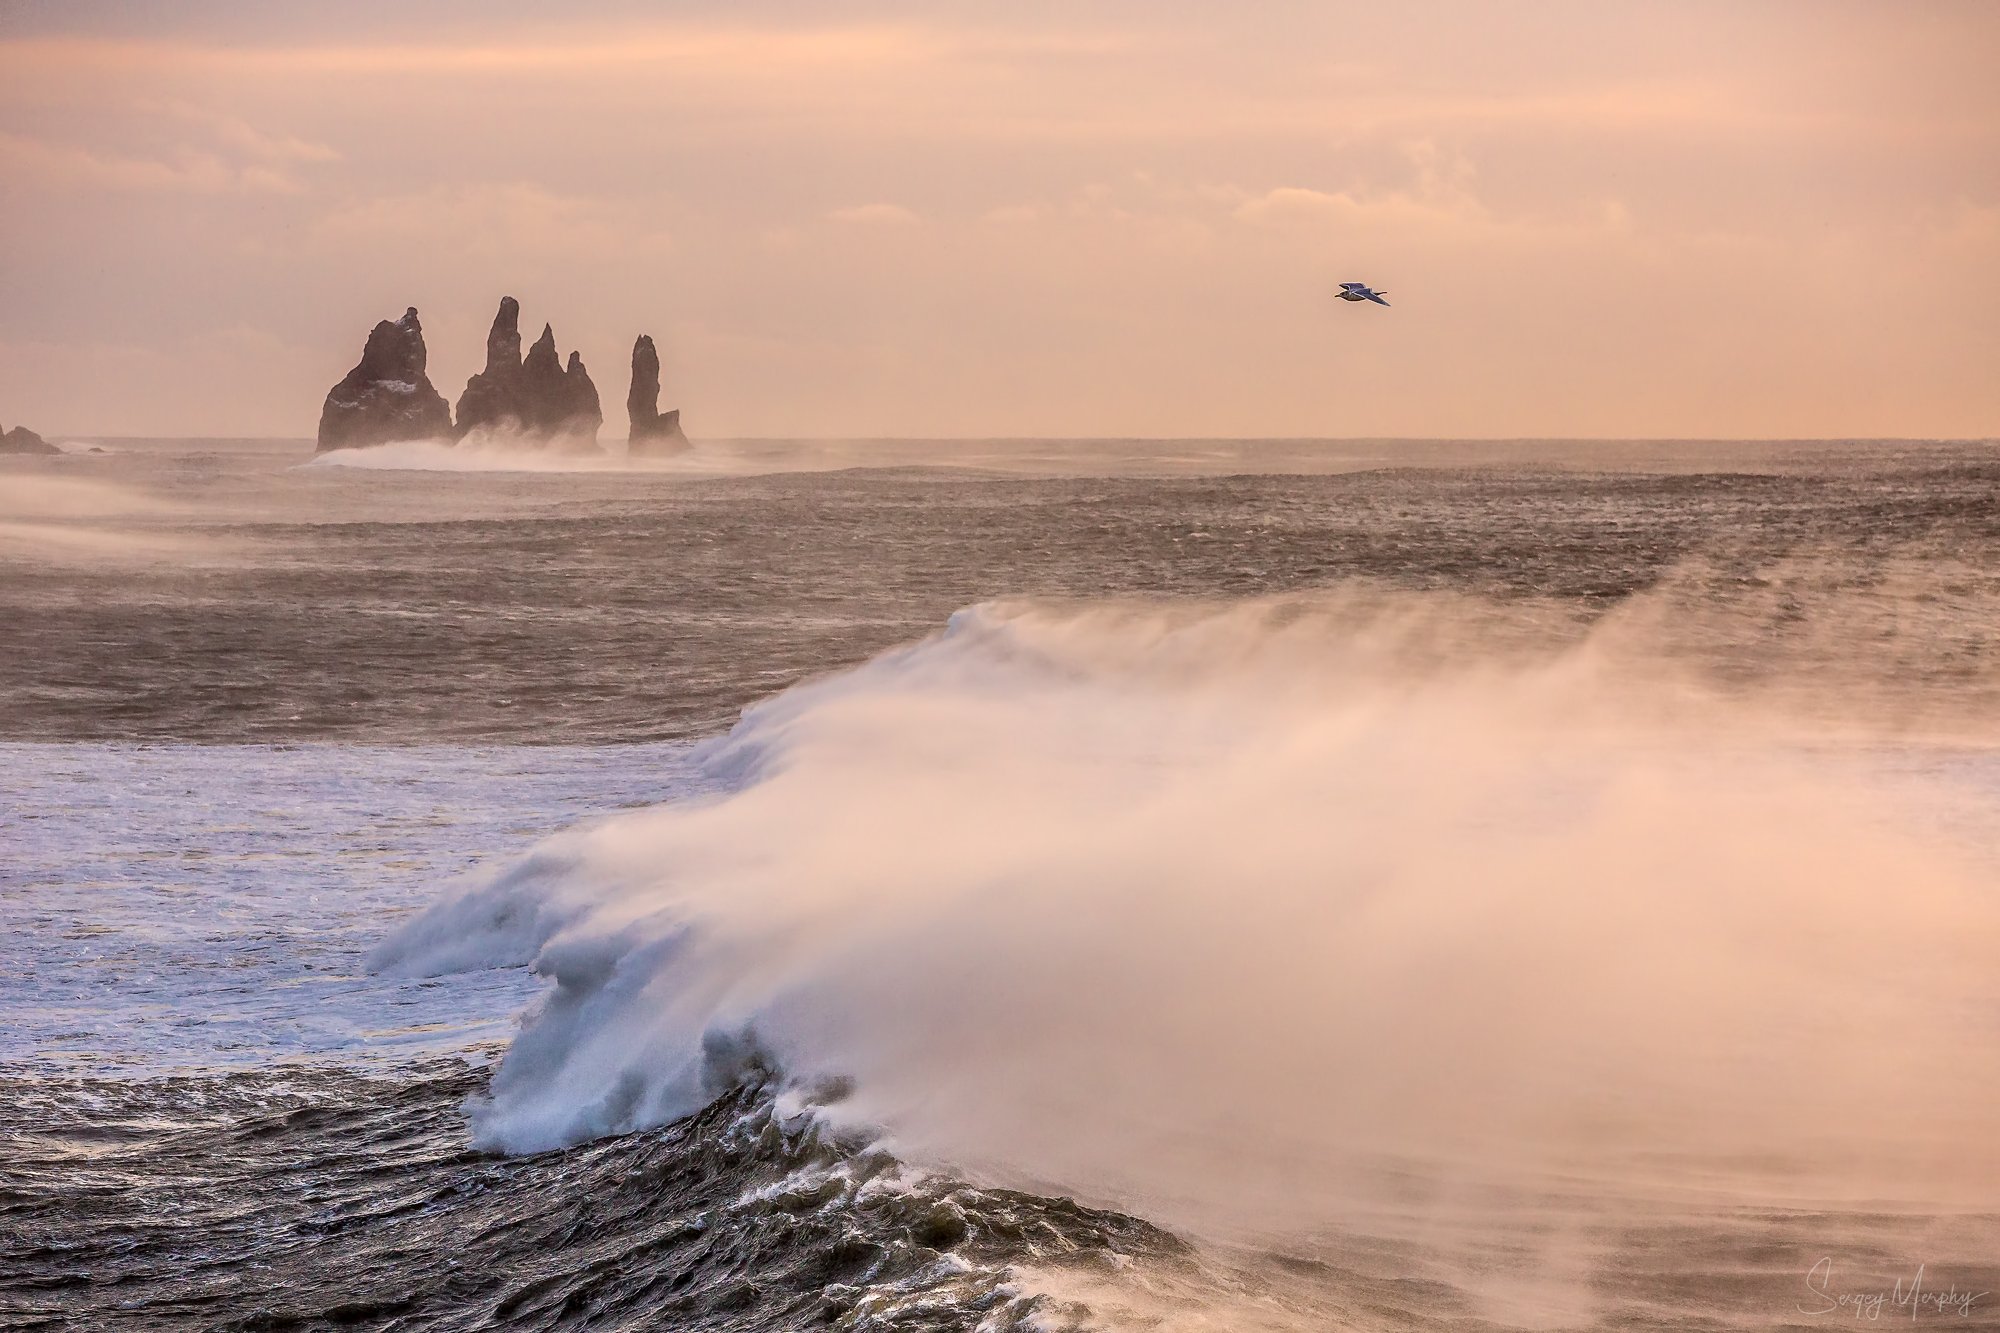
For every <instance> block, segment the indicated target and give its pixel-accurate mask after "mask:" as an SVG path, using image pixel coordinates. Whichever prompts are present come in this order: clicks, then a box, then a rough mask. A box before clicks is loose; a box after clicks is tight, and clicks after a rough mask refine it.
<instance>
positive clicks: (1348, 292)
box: [1338, 282, 1389, 305]
mask: <svg viewBox="0 0 2000 1333" xmlns="http://www.w3.org/2000/svg"><path fill="white" fill-rule="evenodd" d="M1338 295H1339V296H1340V299H1341V300H1343V301H1373V302H1374V303H1375V304H1376V305H1387V304H1389V303H1388V302H1387V301H1385V300H1383V299H1382V298H1383V296H1384V295H1386V293H1384V292H1378V291H1376V290H1375V289H1374V288H1372V287H1370V286H1369V285H1368V284H1367V283H1365V282H1343V283H1341V284H1340V291H1339V293H1338Z"/></svg>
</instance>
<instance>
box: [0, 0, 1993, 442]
mask: <svg viewBox="0 0 2000 1333" xmlns="http://www.w3.org/2000/svg"><path fill="white" fill-rule="evenodd" d="M1996 55H2000V6H1994V5H1984V4H1975V3H1924V4H1883V3H1866V4H1862V3H1819V4H1805V3H1753V4H1733V5H1723V4H1710V3H1689V4H1682V5H1675V6H1671V7H1669V6H1642V5H1637V4H1630V3H1612V4H1584V3H1567V2H1564V3H1545V4H1538V5H1535V6H1533V7H1532V8H1516V7H1509V8H1507V9H1505V10H1501V9H1498V8H1495V7H1490V6H1483V5H1478V4H1473V3H1469V2H1467V0H1431V2H1430V3H1423V4H1417V5H1412V6H1402V7H1398V9H1397V11H1396V12H1395V13H1387V12H1382V11H1380V10H1377V9H1375V8H1372V7H1366V6H1360V5H1350V4H1339V5H1293V4H1286V5H1280V6H1271V7H1267V8H1263V9H1260V10H1259V11H1258V12H1257V13H1256V15H1255V17H1254V19H1252V18H1244V17H1240V16H1235V15H1228V16H1222V15H1218V14H1216V13H1214V12H1212V11H1210V10H1208V9H1207V8H1206V7H1203V6H1197V5H1193V4H1187V3H1168V4H1148V5H1144V6H1141V5H1136V4H1129V3H1106V4H1097V5H1092V6H1088V7H1073V6H1059V5H1053V4H1045V3H1034V4H1026V5H1018V6H1010V7H1007V8H1005V9H1004V10H1001V9H987V8H985V7H974V6H970V5H963V4H944V5H932V6H914V5H908V4H894V3H856V4H843V5H840V6H812V7H808V6H804V5H800V4H796V3H777V2H767V3H753V4H746V5H733V6H727V7H725V6H722V5H717V4H712V3H696V4H685V5H679V6H676V7H675V8H674V10H673V12H672V15H671V16H670V17H662V16H661V15H660V13H659V12H658V7H656V6H649V5H642V4H637V3H595V4H586V5H579V6H576V7H574V8H573V9H572V10H571V11H570V12H569V13H566V14H565V15H563V16H562V17H561V18H560V19H552V18H550V17H548V16H547V15H546V13H545V12H544V11H543V10H542V9H541V8H540V7H531V6H529V5H527V4H521V3H500V4H479V5H475V4H471V3H461V2H459V0H452V2H450V3H440V4H434V5H427V6H424V7H423V8H422V9H421V11H417V10H415V9H413V8H412V7H410V6H407V5H403V6H397V5H390V4H387V3H369V4H358V5H349V6H344V7H343V9H342V12H341V14H340V15H339V17H338V18H336V17H333V16H330V15H329V14H328V13H327V12H326V11H324V10H321V9H318V8H314V9H311V10H291V9H276V8H274V7H269V6H263V5H257V4H252V3H247V0H212V2H210V3H202V4H190V5H185V6H178V7H175V8H174V9H173V10H172V11H171V12H168V11H167V10H164V9H161V8H159V7H156V6H149V5H145V4H139V3H131V2H129V0H83V2H81V3H69V4H45V3H15V4H10V5H8V6H6V7H5V8H4V9H0V180H4V182H5V187H4V189H0V226H4V228H5V237H6V240H7V242H8V243H7V245H6V246H5V247H4V251H5V253H4V255H0V424H5V425H8V426H12V425H15V424H26V425H29V426H32V427H34V428H35V429H37V430H40V431H42V432H43V433H44V434H47V435H50V436H52V437H56V436H61V435H65V434H72V435H74V434H132V435H200V434H215V435H283V436H302V435H308V434H310V433H311V430H312V427H313V423H314V421H315V420H316V418H317V414H318V410H319V405H320V402H321V399H322V398H323V397H324V395H325V393H326V391H327V388H328V386H329V385H331V384H332V383H333V382H334V381H335V380H337V379H338V378H339V377H340V376H341V374H342V373H344V372H345V371H346V370H347V368H348V367H349V366H351V365H352V364H353V362H354V359H355V357H356V355H357V354H358V352H359V350H360V346H361V342H362V339H363V338H364V336H365V334H366V332H367V330H368V328H369V327H370V326H371V325H373V324H374V323H375V321H377V320H378V319H382V318H385V317H386V318H394V317H395V316H397V315H399V314H400V313H401V312H402V310H403V308H404V307H405V306H406V305H411V304H414V305H416V306H417V307H418V308H419V309H420V311H421V312H422V316H423V320H424V326H425V330H426V333H427V338H428V343H429V348H430V373H431V378H432V380H433V381H434V382H435V383H436V384H437V386H438V387H439V388H440V390H442V391H443V392H444V393H445V395H446V396H447V397H449V398H452V399H454V400H455V399H456V398H457V396H458V393H459V391H460V389H461V388H462V387H463V385H464V382H465V378H466V376H467V375H468V374H470V373H471V372H472V371H474V370H476V369H477V368H478V364H479V360H480V358H481V355H482V351H483V341H484V335H485V331H486V326H487V323H488V322H489V321H490V319H491V317H492V313H493V307H494V305H495V303H496V302H497V301H498V299H499V297H500V296H501V295H502V294H503V293H504V294H511V295H513V296H515V297H518V298H519V299H520V301H521V303H522V317H523V325H524V328H526V329H527V330H528V331H529V333H530V336H532V333H533V331H536V330H539V328H540V326H541V324H542V322H544V321H548V322H552V323H553V324H554V326H555V330H556V334H557V338H558V341H559V343H560V345H561V346H562V348H563V349H564V350H565V351H567V350H568V349H570V348H572V347H574V348H578V349H580V350H581V351H582V353H583V355H584V358H585V360H586V362H587V363H588V365H589V367H590V370H591V373H592V375H593V377H594V378H595V380H596V382H597V384H598V386H599V387H600V390H601V391H602V393H603V397H604V400H605V403H606V406H607V409H608V412H607V414H608V415H609V416H610V418H611V421H610V423H609V431H608V433H610V434H613V435H616V434H622V433H623V432H622V427H623V416H622V411H621V409H620V408H619V406H618V404H620V403H621V402H622V400H623V398H624V387H625V376H626V371H627V358H628V356H629V353H630V348H631V343H632V339H633V337H634V336H635V335H636V334H638V333H641V332H649V333H651V334H653V335H654V337H655V338H656V339H658V340H659V343H660V347H661V353H662V356H663V359H664V360H665V362H666V382H667V391H666V400H667V401H668V402H669V403H672V404H677V405H679V406H681V407H682V408H683V409H684V410H685V411H686V412H687V418H688V426H689V429H690V432H691V433H692V434H694V435H695V436H696V437H697V438H699V437H702V436H709V437H731V436H835V437H840V436H979V437H1000V436H1072V435H1074V436H1163V437H1173V436H1226V437H1248V436H1291V437H1299V436H1347V437H1373V436H1392V437H1422V436H1433V437H1498V438H1522V437H1538V436H1542V437H1547V436H1564V437H1648V438H1688V437H1711V438H1713V437H1743V438H1752V437H1785V438H1803V437H1861V436H1915V437H1921V436H1948V437H1987V436H1994V435H2000V377H1996V376H1995V375H1994V373H1993V371H1992V365H1993V363H1994V354H1995V349H1996V347H2000V302H1996V301H1995V300H1994V297H1995V296H1996V295H2000V169H1996V168H2000V83H1996V81H1995V80H1994V79H1993V78H1992V77H1991V68H1992V65H1993V61H1994V58H1995V57H1996ZM1343 279H1358V280H1363V281H1367V282H1370V283H1372V284H1373V285H1375V286H1377V287H1379V288H1381V289H1383V290H1385V291H1386V292H1387V293H1388V294H1389V299H1390V300H1391V301H1392V302H1394V306H1393V308H1391V309H1388V310H1383V309H1379V308H1376V307H1369V306H1363V307H1358V308H1356V307H1348V306H1343V305H1340V304H1339V303H1337V302H1335V301H1334V300H1333V299H1332V296H1331V291H1332V288H1333V286H1334V284H1335V283H1336V282H1338V281H1340V280H1343Z"/></svg>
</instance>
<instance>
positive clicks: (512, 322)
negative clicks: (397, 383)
mask: <svg viewBox="0 0 2000 1333" xmlns="http://www.w3.org/2000/svg"><path fill="white" fill-rule="evenodd" d="M520 396H521V303H520V302H519V301H516V300H515V299H514V298H513V297H511V296H503V297H501V298H500V313H499V314H497V315H495V316H494V317H493V327H492V329H491V330H490V331H489V332H488V333H487V335H486V369H484V370H482V371H480V372H479V373H478V374H476V375H474V376H473V377H472V378H471V379H469V380H467V381H466V382H465V392H464V393H462V394H460V395H459V396H458V433H459V435H460V436H463V435H464V434H465V433H466V432H467V431H471V430H493V429H504V428H506V427H507V423H509V422H513V423H516V428H518V423H519V422H520V419H521V410H520V404H519V400H520Z"/></svg>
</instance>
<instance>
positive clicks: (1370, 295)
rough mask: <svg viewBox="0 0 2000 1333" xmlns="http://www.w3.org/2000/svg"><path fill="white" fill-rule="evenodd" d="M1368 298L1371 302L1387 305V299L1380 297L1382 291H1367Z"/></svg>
mask: <svg viewBox="0 0 2000 1333" xmlns="http://www.w3.org/2000/svg"><path fill="white" fill-rule="evenodd" d="M1368 299H1369V300H1371V301H1373V302H1374V303H1375V304H1376V305H1387V304H1389V303H1388V302H1387V301H1385V300H1383V299H1382V293H1380V292H1370V293H1368Z"/></svg>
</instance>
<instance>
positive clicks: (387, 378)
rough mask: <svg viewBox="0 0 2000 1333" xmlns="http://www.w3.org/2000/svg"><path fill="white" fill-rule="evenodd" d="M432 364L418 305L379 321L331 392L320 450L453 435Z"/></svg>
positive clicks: (323, 417)
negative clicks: (432, 379)
mask: <svg viewBox="0 0 2000 1333" xmlns="http://www.w3.org/2000/svg"><path fill="white" fill-rule="evenodd" d="M428 363H429V353H428V352H427V351H426V350H425V348H424V329H423V325H422V324H421V323H419V322H418V320H417V308H416V307H415V306H411V307H410V308H409V309H408V310H406V311H404V312H403V317H402V318H401V319H399V320H397V321H395V322H394V323H391V322H390V321H388V320H386V319H385V320H383V321H382V322H381V323H379V324H377V325H376V326H375V327H374V329H373V330H372V331H371V332H370V333H369V335H368V343H367V345H366V346H365V347H363V348H362V349H361V361H360V363H359V364H358V365H356V366H355V367H354V369H352V370H350V371H348V372H347V377H346V378H345V379H343V380H341V382H340V383H338V384H336V385H334V386H333V388H332V389H331V390H329V391H328V392H327V395H326V403H325V404H324V405H323V406H322V407H321V408H320V414H319V448H320V451H321V452H322V453H323V452H325V451H326V450H328V449H352V448H359V447H361V446H364V445H371V444H388V443H390V442H392V441H395V440H433V439H449V438H451V407H450V405H449V404H447V403H446V402H445V400H444V395H443V394H441V393H439V392H438V391H437V389H436V388H434V387H433V386H432V385H431V382H430V378H429V377H428V376H427V375H426V374H425V373H424V372H425V368H426V366H427V365H428Z"/></svg>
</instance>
